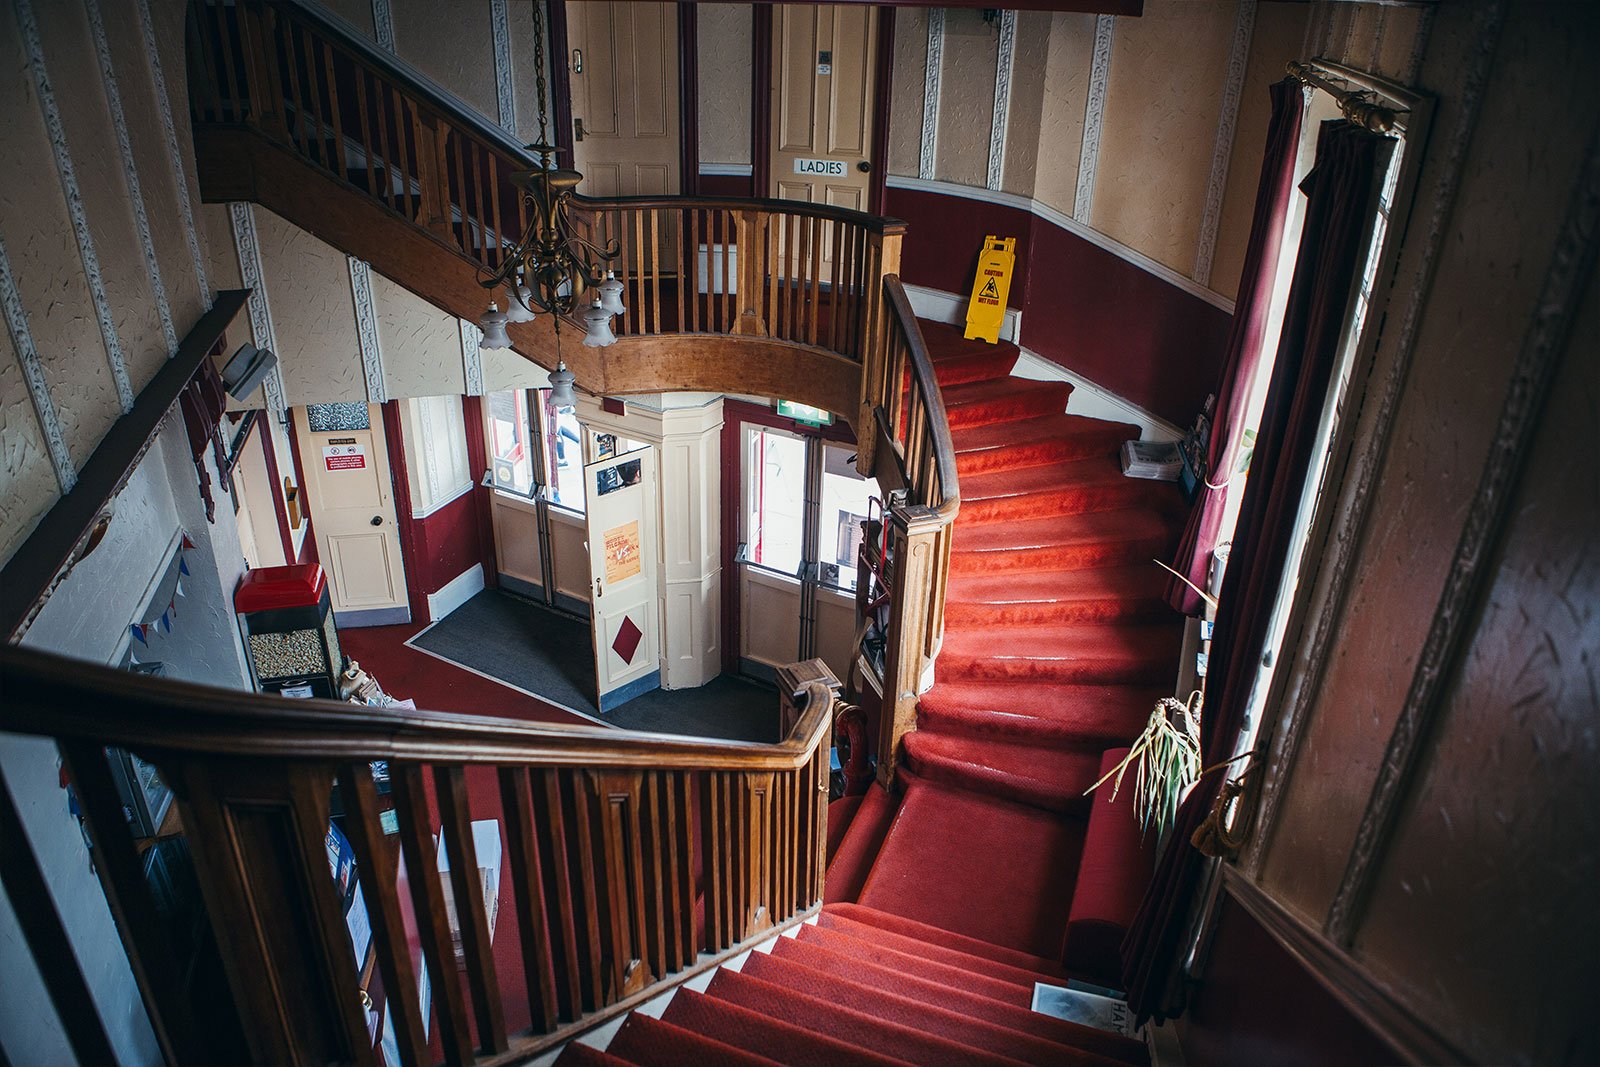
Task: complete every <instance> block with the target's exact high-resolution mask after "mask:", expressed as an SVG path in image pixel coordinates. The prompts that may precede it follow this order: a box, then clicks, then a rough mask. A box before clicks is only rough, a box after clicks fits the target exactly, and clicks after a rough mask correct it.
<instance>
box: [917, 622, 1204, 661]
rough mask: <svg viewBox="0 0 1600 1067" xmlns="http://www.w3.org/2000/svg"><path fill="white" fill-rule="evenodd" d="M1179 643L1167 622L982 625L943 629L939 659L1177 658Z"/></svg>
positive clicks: (1172, 625) (1179, 633)
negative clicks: (951, 630) (951, 629)
mask: <svg viewBox="0 0 1600 1067" xmlns="http://www.w3.org/2000/svg"><path fill="white" fill-rule="evenodd" d="M1182 643H1183V629H1182V627H1180V626H1178V625H1177V624H1176V623H1175V622H1167V621H1163V622H1119V623H1109V624H1108V623H1062V624H1059V625H1051V626H1037V625H1035V626H985V627H973V628H969V629H963V630H957V631H954V632H951V633H946V634H945V639H944V650H943V652H942V653H941V662H943V657H945V656H950V657H954V658H960V657H973V658H981V659H982V660H984V661H985V662H988V663H1006V662H1009V661H1015V660H1032V661H1035V662H1044V663H1055V662H1060V663H1084V662H1091V661H1099V660H1116V661H1122V660H1126V659H1128V658H1129V657H1134V658H1141V659H1142V658H1145V657H1149V656H1152V655H1153V656H1159V657H1162V658H1163V662H1165V661H1167V660H1171V661H1173V662H1176V659H1177V653H1178V650H1179V648H1180V646H1181V645H1182Z"/></svg>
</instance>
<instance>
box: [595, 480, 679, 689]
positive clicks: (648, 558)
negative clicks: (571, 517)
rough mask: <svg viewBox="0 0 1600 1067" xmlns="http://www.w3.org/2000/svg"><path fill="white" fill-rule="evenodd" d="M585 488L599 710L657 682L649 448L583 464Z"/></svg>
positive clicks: (653, 498) (653, 504) (654, 686)
mask: <svg viewBox="0 0 1600 1067" xmlns="http://www.w3.org/2000/svg"><path fill="white" fill-rule="evenodd" d="M583 488H584V497H585V502H586V505H587V507H586V521H587V525H588V530H589V580H590V594H591V596H590V605H591V608H592V612H591V616H590V617H591V620H592V626H591V632H592V633H593V634H594V666H595V679H596V691H597V697H596V700H595V705H596V706H597V707H598V708H599V709H600V711H601V712H602V713H603V712H607V711H610V710H611V709H612V708H615V707H617V706H618V705H620V704H622V703H623V702H624V701H627V700H631V699H633V698H634V697H636V696H638V695H640V694H641V693H646V692H649V691H650V690H652V689H659V688H660V687H661V633H660V624H659V611H658V610H657V603H658V600H659V590H658V588H657V578H658V573H659V568H658V566H657V549H656V516H657V514H658V512H657V510H656V456H655V449H653V448H641V449H637V450H635V451H633V452H627V453H624V454H623V455H620V456H612V457H609V458H607V459H602V460H599V461H597V462H595V463H590V464H588V465H587V466H585V467H584V468H583Z"/></svg>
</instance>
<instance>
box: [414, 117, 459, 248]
mask: <svg viewBox="0 0 1600 1067" xmlns="http://www.w3.org/2000/svg"><path fill="white" fill-rule="evenodd" d="M410 126H411V132H412V136H413V138H414V139H415V144H416V146H417V180H418V184H419V189H418V192H419V194H420V195H419V197H418V200H419V201H420V203H419V205H418V208H417V213H416V214H415V215H412V214H411V213H410V212H411V203H410V192H409V190H410V188H411V181H410V178H409V177H406V178H405V182H406V189H407V194H406V212H407V217H408V218H411V219H413V220H414V221H415V222H416V223H417V224H418V225H419V226H421V227H423V228H424V229H426V230H427V231H428V232H429V233H431V234H433V235H434V236H435V237H438V238H441V239H443V240H446V241H449V242H451V243H456V233H455V228H454V226H453V224H452V218H451V210H450V175H449V172H448V169H447V168H448V167H449V165H450V146H449V142H450V140H451V139H452V138H451V133H452V130H451V128H450V125H449V123H447V122H445V120H444V119H443V118H441V117H439V116H438V115H435V114H433V113H432V112H431V111H430V112H416V111H413V112H412V114H411V122H410ZM454 140H455V142H456V148H457V151H459V150H460V146H461V138H460V137H455V138H454ZM464 213H465V212H464V211H463V214H464Z"/></svg>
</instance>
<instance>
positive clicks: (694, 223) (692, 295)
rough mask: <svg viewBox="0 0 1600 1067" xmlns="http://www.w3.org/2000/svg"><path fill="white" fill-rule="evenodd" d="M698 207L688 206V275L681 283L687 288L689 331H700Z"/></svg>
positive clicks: (686, 260)
mask: <svg viewBox="0 0 1600 1067" xmlns="http://www.w3.org/2000/svg"><path fill="white" fill-rule="evenodd" d="M701 214H702V212H701V211H700V209H699V208H689V209H688V216H689V241H688V248H686V249H685V250H684V262H685V263H686V264H688V276H687V277H686V278H685V279H684V280H683V282H682V283H681V284H682V286H683V288H685V289H687V290H689V332H690V333H699V332H700V217H701Z"/></svg>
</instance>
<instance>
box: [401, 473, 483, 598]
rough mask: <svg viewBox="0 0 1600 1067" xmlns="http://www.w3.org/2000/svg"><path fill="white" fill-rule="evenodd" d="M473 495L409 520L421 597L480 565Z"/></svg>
mask: <svg viewBox="0 0 1600 1067" xmlns="http://www.w3.org/2000/svg"><path fill="white" fill-rule="evenodd" d="M476 493H477V487H474V488H473V489H472V491H471V492H467V493H464V494H462V495H461V496H458V497H456V498H455V499H454V500H452V501H450V503H448V504H446V505H445V506H444V507H442V508H440V509H439V510H438V511H435V512H433V513H432V514H430V515H428V516H426V517H424V518H421V519H413V520H412V529H413V531H414V537H415V543H416V556H415V560H416V564H415V565H416V570H417V580H418V581H419V582H420V583H421V584H422V589H423V592H424V593H425V594H426V593H437V592H438V591H439V590H441V589H443V588H444V587H445V586H446V585H448V584H449V583H450V582H452V581H454V580H455V579H456V578H458V577H460V575H461V572H462V571H464V570H467V569H468V568H470V567H471V566H472V565H473V564H474V563H480V562H482V559H481V557H480V554H479V549H478V540H479V536H480V531H479V527H478V507H477V501H476V500H475V499H474V496H475V494H476ZM407 564H408V565H410V564H411V561H410V560H408V561H407Z"/></svg>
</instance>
